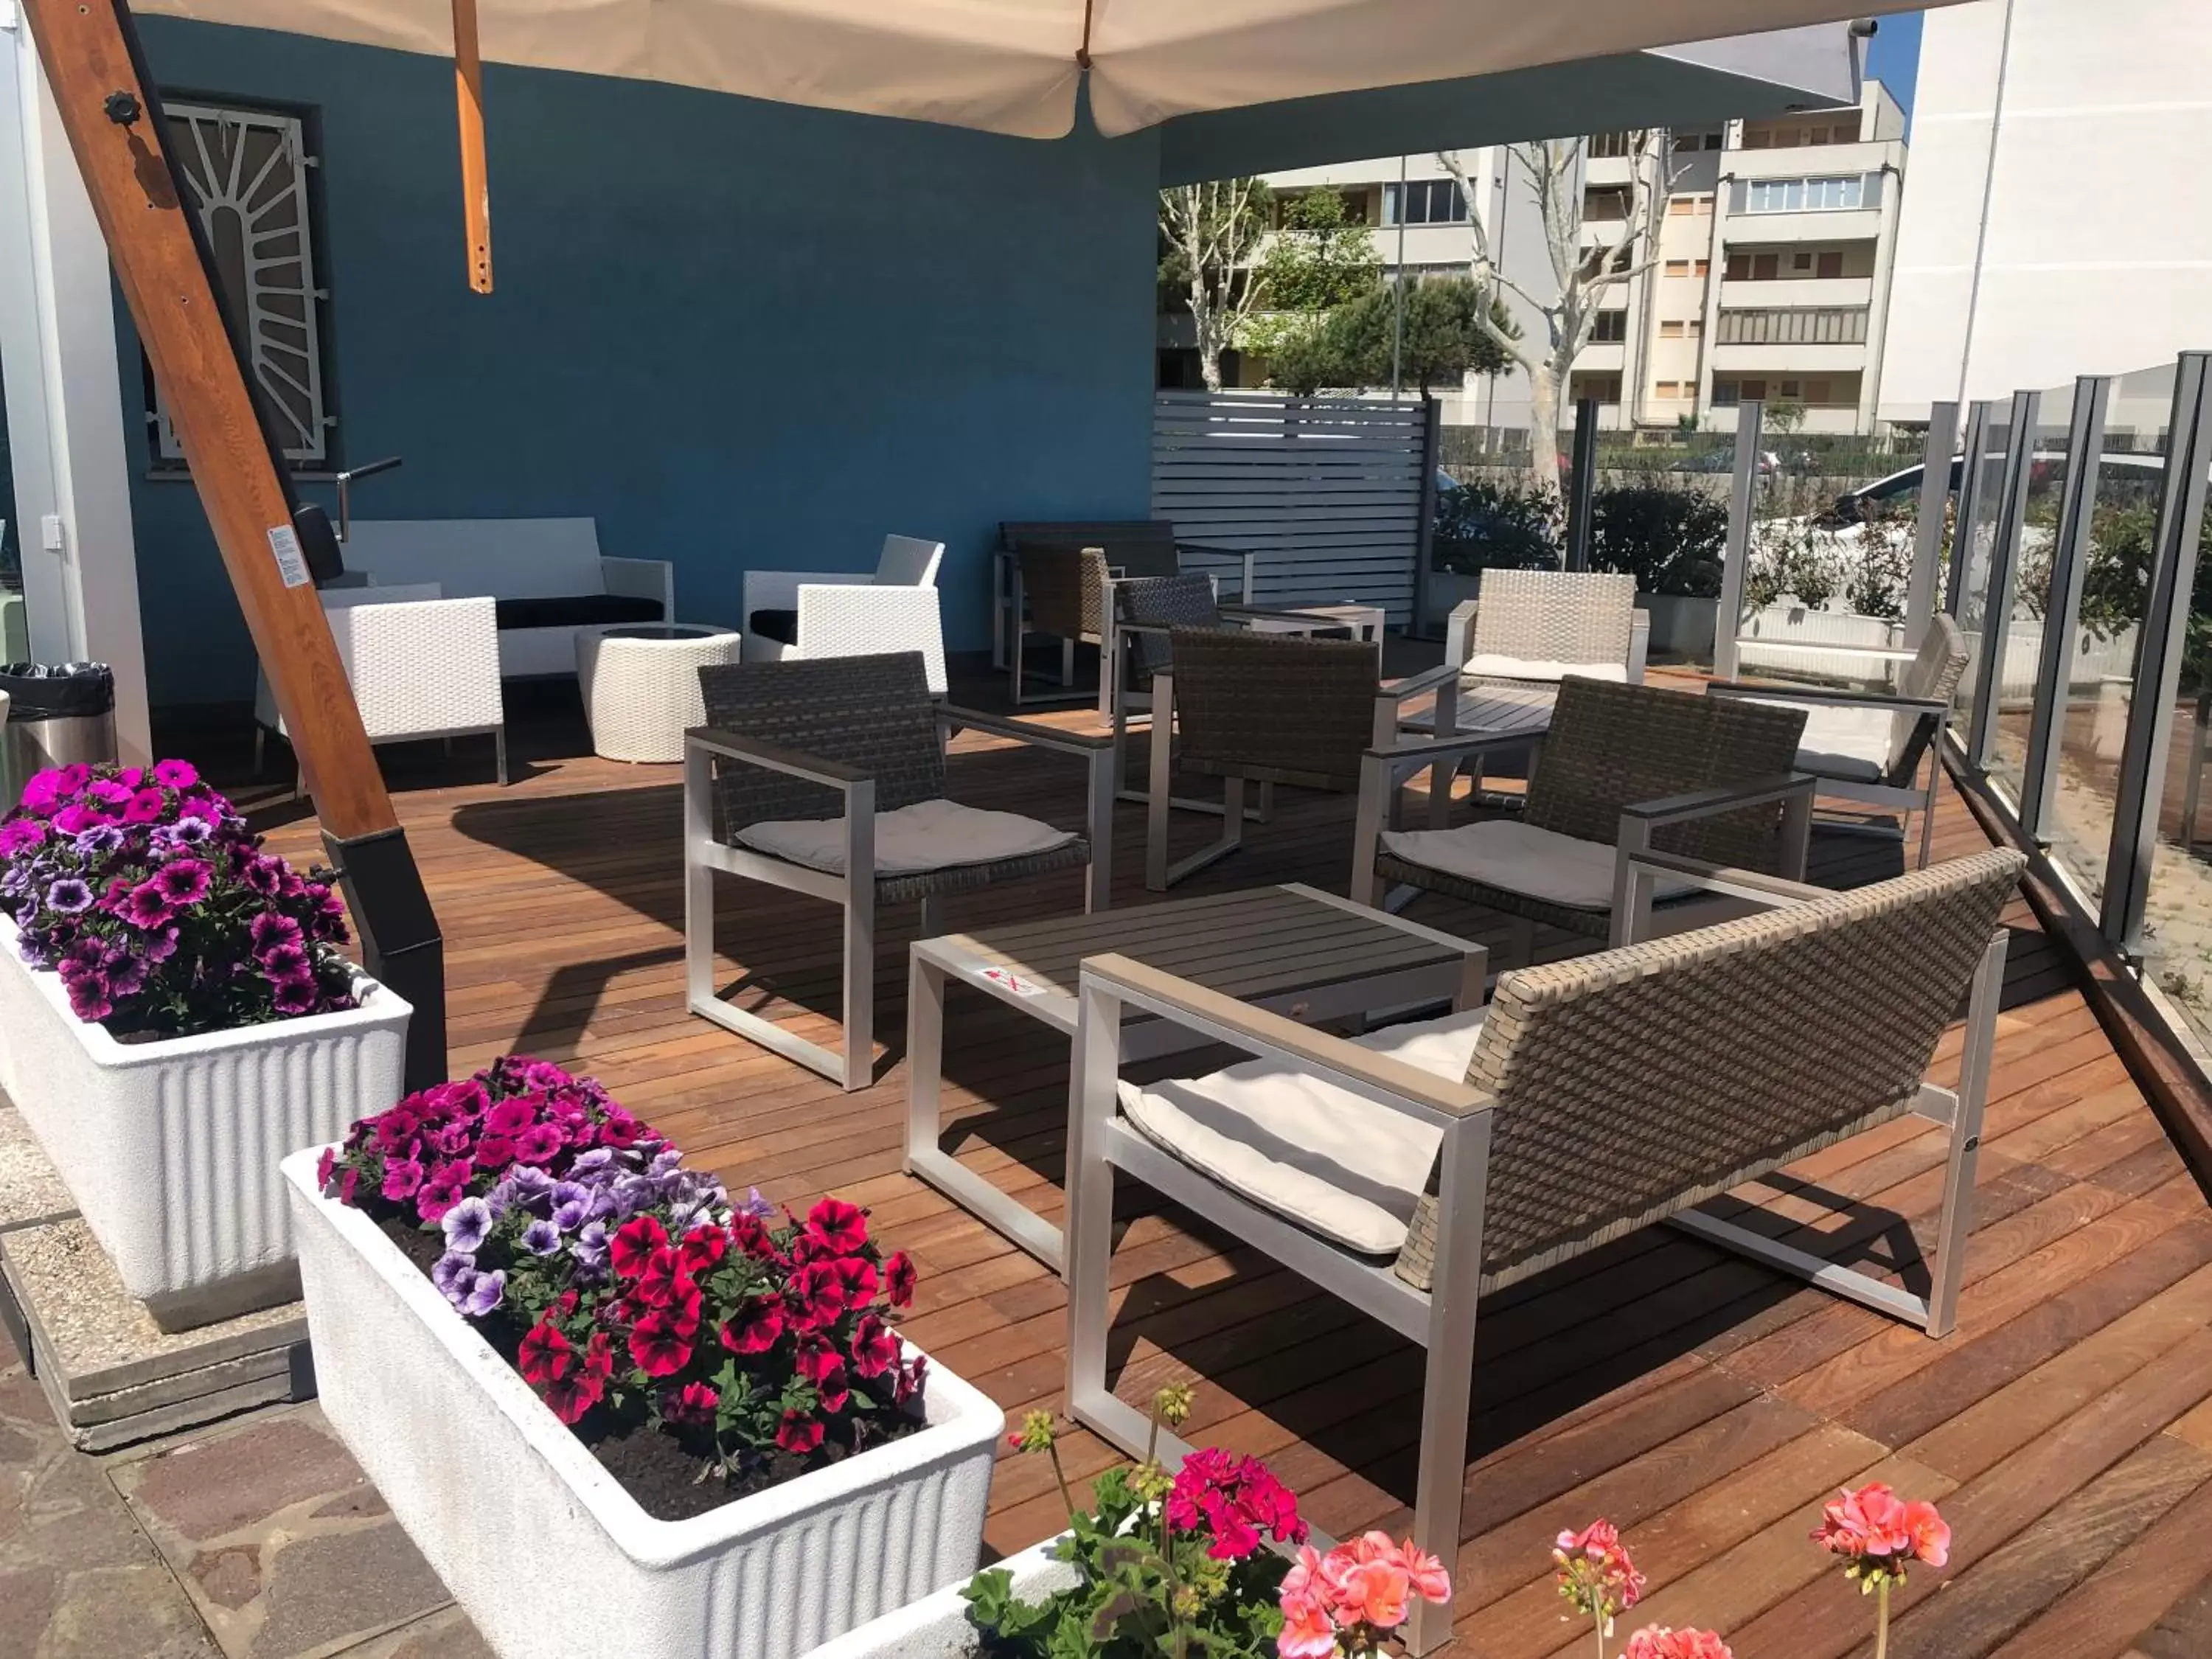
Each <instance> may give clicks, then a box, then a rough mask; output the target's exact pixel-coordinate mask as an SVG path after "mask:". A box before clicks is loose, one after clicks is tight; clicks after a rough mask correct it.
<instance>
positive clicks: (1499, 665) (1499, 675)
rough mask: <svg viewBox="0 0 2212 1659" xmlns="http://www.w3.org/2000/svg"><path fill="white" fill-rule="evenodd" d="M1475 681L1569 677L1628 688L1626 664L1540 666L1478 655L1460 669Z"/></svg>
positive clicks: (1525, 660)
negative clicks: (1574, 676)
mask: <svg viewBox="0 0 2212 1659" xmlns="http://www.w3.org/2000/svg"><path fill="white" fill-rule="evenodd" d="M1460 672H1461V673H1462V674H1464V675H1465V676H1467V678H1469V679H1474V680H1486V679H1487V680H1563V679H1565V678H1566V677H1567V676H1568V675H1570V674H1573V675H1576V676H1577V677H1578V678H1582V679H1586V680H1611V681H1612V682H1613V684H1615V685H1626V684H1628V665H1627V664H1626V663H1623V662H1541V661H1539V660H1537V659H1535V658H1534V657H1506V656H1501V655H1499V654H1498V653H1496V652H1492V651H1478V652H1476V653H1474V655H1473V656H1471V657H1469V658H1468V659H1467V661H1466V662H1465V663H1464V664H1462V665H1461V667H1460Z"/></svg>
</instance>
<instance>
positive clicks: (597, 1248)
mask: <svg viewBox="0 0 2212 1659" xmlns="http://www.w3.org/2000/svg"><path fill="white" fill-rule="evenodd" d="M575 1251H576V1256H577V1259H578V1260H579V1261H583V1262H585V1263H586V1264H587V1265H589V1266H592V1267H598V1266H599V1264H600V1263H602V1262H604V1261H605V1260H606V1259H607V1224H606V1223H605V1222H604V1221H587V1222H586V1223H585V1224H584V1230H583V1231H581V1232H580V1233H578V1234H577V1235H576V1243H575Z"/></svg>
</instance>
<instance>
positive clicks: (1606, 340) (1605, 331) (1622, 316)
mask: <svg viewBox="0 0 2212 1659" xmlns="http://www.w3.org/2000/svg"><path fill="white" fill-rule="evenodd" d="M1627 337H1628V313H1627V312H1626V311H1601V312H1599V313H1598V314H1597V323H1596V325H1595V326H1594V327H1593V328H1592V329H1591V330H1590V342H1591V343H1592V344H1594V345H1619V344H1620V343H1621V342H1622V341H1623V340H1626V338H1627Z"/></svg>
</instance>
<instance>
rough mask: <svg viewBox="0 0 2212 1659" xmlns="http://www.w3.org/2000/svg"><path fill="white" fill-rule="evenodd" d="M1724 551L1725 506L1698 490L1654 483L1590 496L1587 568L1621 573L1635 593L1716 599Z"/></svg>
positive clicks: (1618, 487) (1621, 486)
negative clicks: (1629, 577) (1632, 584)
mask: <svg viewBox="0 0 2212 1659" xmlns="http://www.w3.org/2000/svg"><path fill="white" fill-rule="evenodd" d="M1727 549H1728V507H1727V504H1726V503H1724V502H1722V501H1716V500H1715V499H1714V498H1713V497H1712V496H1711V495H1707V494H1705V492H1704V491H1702V490H1699V489H1680V488H1677V487H1675V486H1673V485H1670V484H1665V483H1624V484H1613V485H1609V486H1607V487H1606V488H1604V489H1597V490H1595V491H1593V492H1592V493H1591V496H1590V551H1589V556H1590V568H1591V569H1593V570H1614V571H1622V572H1625V573H1626V574H1629V575H1632V576H1633V577H1635V578H1636V587H1637V591H1638V592H1642V593H1674V594H1680V595H1684V596H1686V597H1688V598H1692V599H1713V598H1716V597H1717V596H1718V594H1719V593H1720V591H1721V561H1722V557H1723V554H1725V553H1726V551H1727Z"/></svg>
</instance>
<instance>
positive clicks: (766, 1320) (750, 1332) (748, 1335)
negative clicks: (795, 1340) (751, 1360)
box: [722, 1297, 783, 1354]
mask: <svg viewBox="0 0 2212 1659" xmlns="http://www.w3.org/2000/svg"><path fill="white" fill-rule="evenodd" d="M782 1335H783V1304H781V1303H780V1302H777V1301H775V1299H773V1298H769V1299H767V1300H762V1299H760V1298H758V1297H756V1298H755V1299H754V1300H752V1301H750V1302H748V1303H747V1304H745V1305H744V1309H743V1310H740V1311H739V1313H738V1316H737V1317H736V1318H735V1319H732V1321H730V1322H729V1323H728V1324H726V1325H725V1326H723V1327H722V1346H724V1347H726V1348H727V1349H728V1350H729V1351H730V1352H732V1353H739V1354H743V1353H766V1352H768V1351H769V1349H770V1348H773V1347H774V1346H775V1345H776V1343H777V1341H778V1340H781V1337H782Z"/></svg>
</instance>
